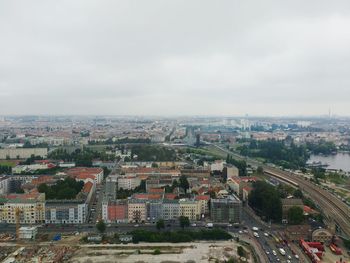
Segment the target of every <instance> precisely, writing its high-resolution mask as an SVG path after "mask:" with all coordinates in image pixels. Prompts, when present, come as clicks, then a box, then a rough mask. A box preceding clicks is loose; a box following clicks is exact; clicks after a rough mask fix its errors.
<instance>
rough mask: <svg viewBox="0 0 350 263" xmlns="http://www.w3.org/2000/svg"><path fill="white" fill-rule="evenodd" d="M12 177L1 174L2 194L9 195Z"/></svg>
mask: <svg viewBox="0 0 350 263" xmlns="http://www.w3.org/2000/svg"><path fill="white" fill-rule="evenodd" d="M9 184H10V178H9V177H8V176H0V195H7V194H8V193H9V189H10V187H9Z"/></svg>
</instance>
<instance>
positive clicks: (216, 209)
mask: <svg viewBox="0 0 350 263" xmlns="http://www.w3.org/2000/svg"><path fill="white" fill-rule="evenodd" d="M210 207H211V213H210V216H211V219H212V220H213V221H214V222H230V223H240V222H241V214H242V202H241V201H240V200H239V199H238V197H236V196H234V195H230V196H229V197H227V198H223V199H211V202H210Z"/></svg>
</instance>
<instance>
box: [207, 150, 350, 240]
mask: <svg viewBox="0 0 350 263" xmlns="http://www.w3.org/2000/svg"><path fill="white" fill-rule="evenodd" d="M211 145H213V146H215V147H216V148H218V149H220V150H221V151H222V152H224V153H226V154H231V155H232V156H234V157H235V158H237V159H240V160H245V161H246V162H247V163H248V164H250V165H252V166H255V167H257V166H262V167H263V169H264V171H265V172H267V173H269V174H270V175H272V176H273V175H274V174H275V175H277V176H278V178H279V179H282V180H283V178H284V179H286V180H289V181H293V182H295V183H297V184H298V187H299V188H300V189H301V190H302V191H303V192H304V193H305V194H307V195H308V196H309V197H310V198H311V199H312V200H313V201H314V202H315V203H316V204H317V205H318V206H319V207H320V209H321V210H322V211H323V213H324V214H325V215H326V216H327V218H328V219H329V220H333V221H334V222H335V224H336V225H337V227H338V230H340V231H338V232H337V233H338V234H340V235H342V236H344V237H346V238H350V208H349V206H348V205H347V204H345V203H344V202H342V201H341V200H340V199H338V198H337V197H336V196H335V195H333V194H332V193H330V192H328V191H326V190H324V189H322V188H321V187H319V186H318V185H315V184H313V183H312V182H310V181H308V180H306V179H305V178H304V177H302V176H300V175H298V174H294V173H291V172H287V171H283V170H281V169H278V168H275V167H271V166H268V165H266V164H263V163H261V162H258V161H257V160H254V159H252V158H248V157H243V156H241V155H238V154H237V153H235V152H232V151H230V150H228V149H226V148H224V147H222V146H221V145H217V144H211Z"/></svg>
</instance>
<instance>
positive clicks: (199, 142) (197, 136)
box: [196, 133, 201, 147]
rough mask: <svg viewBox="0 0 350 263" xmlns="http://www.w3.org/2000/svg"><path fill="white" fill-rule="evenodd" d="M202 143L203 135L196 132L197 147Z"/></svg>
mask: <svg viewBox="0 0 350 263" xmlns="http://www.w3.org/2000/svg"><path fill="white" fill-rule="evenodd" d="M200 145H201V135H200V134H199V133H197V134H196V147H199V146H200Z"/></svg>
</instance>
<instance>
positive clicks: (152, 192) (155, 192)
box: [148, 188, 165, 194]
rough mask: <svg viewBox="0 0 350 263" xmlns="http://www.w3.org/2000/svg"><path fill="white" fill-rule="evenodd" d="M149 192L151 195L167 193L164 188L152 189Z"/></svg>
mask: <svg viewBox="0 0 350 263" xmlns="http://www.w3.org/2000/svg"><path fill="white" fill-rule="evenodd" d="M148 192H149V193H151V194H162V193H164V192H165V190H164V188H150V189H149V190H148Z"/></svg>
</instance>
